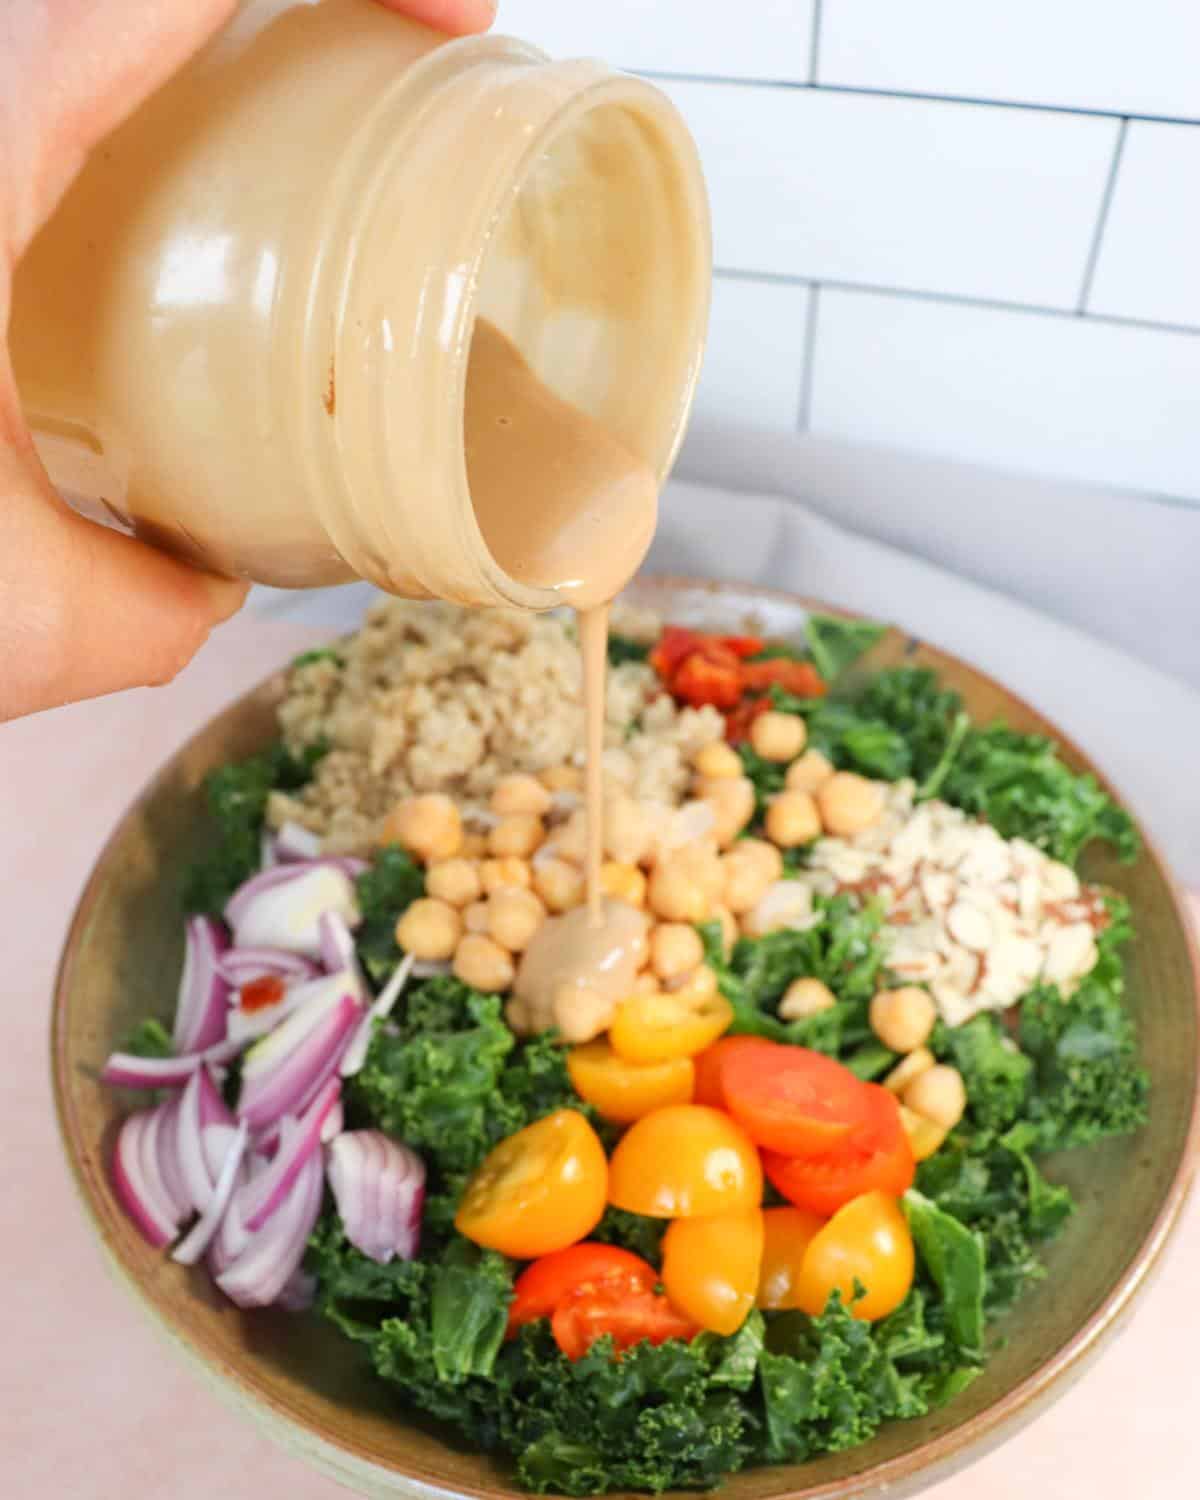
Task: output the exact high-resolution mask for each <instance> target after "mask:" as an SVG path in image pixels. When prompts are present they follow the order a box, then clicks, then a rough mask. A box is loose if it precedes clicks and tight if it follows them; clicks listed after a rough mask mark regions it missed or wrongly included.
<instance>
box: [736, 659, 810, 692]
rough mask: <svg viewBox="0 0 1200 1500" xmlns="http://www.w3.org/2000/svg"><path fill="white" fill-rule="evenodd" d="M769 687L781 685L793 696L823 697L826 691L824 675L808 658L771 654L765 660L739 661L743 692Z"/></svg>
mask: <svg viewBox="0 0 1200 1500" xmlns="http://www.w3.org/2000/svg"><path fill="white" fill-rule="evenodd" d="M772 687H778V688H782V690H783V691H784V692H785V693H793V694H795V696H796V697H797V698H823V697H824V696H825V694H826V693H827V692H828V691H829V687H828V685H827V683H826V682H825V679H824V678H823V677H822V676H821V674H820V672H818V671H817V669H816V667H814V666H813V664H812V663H811V662H807V661H792V660H791V659H790V658H789V657H786V656H775V657H768V658H767V660H766V661H746V662H743V663H742V688H743V690H744V691H745V692H748V693H765V692H766V691H767V689H768V688H772Z"/></svg>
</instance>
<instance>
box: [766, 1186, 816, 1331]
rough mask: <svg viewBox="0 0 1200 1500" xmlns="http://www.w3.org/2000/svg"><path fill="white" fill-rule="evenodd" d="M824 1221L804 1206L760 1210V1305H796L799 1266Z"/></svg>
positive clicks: (798, 1295)
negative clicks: (761, 1227)
mask: <svg viewBox="0 0 1200 1500" xmlns="http://www.w3.org/2000/svg"><path fill="white" fill-rule="evenodd" d="M826 1222H827V1221H826V1220H825V1219H822V1218H821V1217H820V1216H819V1215H817V1214H813V1213H809V1211H808V1209H806V1208H767V1209H764V1210H763V1253H762V1269H761V1273H760V1275H759V1279H758V1297H757V1299H756V1300H757V1302H758V1305H759V1307H769V1308H776V1309H778V1308H785V1307H799V1306H800V1305H801V1303H800V1268H801V1266H802V1265H803V1264H804V1257H805V1255H806V1253H807V1251H808V1247H809V1245H811V1244H812V1242H813V1240H814V1238H815V1237H816V1236H817V1234H819V1233H820V1231H821V1230H822V1229H824V1227H825V1224H826Z"/></svg>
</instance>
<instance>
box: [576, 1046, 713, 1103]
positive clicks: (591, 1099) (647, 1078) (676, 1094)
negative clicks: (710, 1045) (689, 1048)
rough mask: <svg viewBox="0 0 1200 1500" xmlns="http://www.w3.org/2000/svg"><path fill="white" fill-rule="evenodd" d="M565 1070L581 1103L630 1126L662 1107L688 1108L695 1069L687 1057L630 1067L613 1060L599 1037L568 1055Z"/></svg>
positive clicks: (625, 1063) (624, 1061)
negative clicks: (666, 1105) (679, 1105)
mask: <svg viewBox="0 0 1200 1500" xmlns="http://www.w3.org/2000/svg"><path fill="white" fill-rule="evenodd" d="M567 1072H568V1073H569V1074H570V1075H571V1083H572V1084H573V1085H574V1088H575V1092H576V1093H577V1094H578V1095H579V1097H580V1098H581V1099H586V1100H587V1102H588V1103H589V1104H590V1105H592V1107H593V1108H594V1109H596V1110H598V1111H599V1112H600V1114H602V1115H603V1116H604V1118H605V1119H606V1120H613V1121H615V1122H616V1123H617V1124H618V1125H629V1124H631V1123H632V1122H633V1121H634V1120H640V1119H641V1118H642V1116H643V1115H648V1114H649V1113H650V1111H651V1110H654V1109H661V1108H662V1107H663V1105H665V1104H690V1103H691V1101H692V1087H693V1082H694V1079H695V1073H696V1070H695V1068H694V1066H693V1065H692V1059H691V1058H690V1057H671V1058H668V1059H667V1060H666V1061H665V1062H654V1063H635V1062H628V1061H627V1060H626V1059H625V1058H623V1057H618V1056H617V1054H616V1053H615V1052H614V1051H613V1049H612V1047H611V1045H610V1044H609V1043H608V1042H607V1041H606V1040H605V1038H603V1037H599V1038H597V1040H596V1041H594V1042H584V1043H583V1045H582V1046H581V1047H572V1048H571V1050H570V1051H569V1052H568V1053H567Z"/></svg>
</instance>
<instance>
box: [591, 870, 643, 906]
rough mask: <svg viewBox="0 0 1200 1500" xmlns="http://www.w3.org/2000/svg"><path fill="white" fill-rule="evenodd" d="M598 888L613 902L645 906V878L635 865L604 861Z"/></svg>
mask: <svg viewBox="0 0 1200 1500" xmlns="http://www.w3.org/2000/svg"><path fill="white" fill-rule="evenodd" d="M600 886H601V888H602V890H603V891H604V894H605V895H606V896H611V897H612V899H613V900H614V901H624V903H625V905H626V906H645V904H646V877H645V876H644V875H643V874H642V872H641V871H640V870H639V869H638V867H637V865H625V864H621V863H620V862H619V861H618V860H615V859H606V860H605V861H604V863H603V864H602V865H601V866H600Z"/></svg>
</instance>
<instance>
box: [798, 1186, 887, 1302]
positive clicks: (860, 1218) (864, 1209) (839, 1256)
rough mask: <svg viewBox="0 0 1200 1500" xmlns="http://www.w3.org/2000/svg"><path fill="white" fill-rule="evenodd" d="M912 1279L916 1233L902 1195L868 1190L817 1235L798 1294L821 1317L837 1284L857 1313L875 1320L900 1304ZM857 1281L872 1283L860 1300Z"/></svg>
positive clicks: (810, 1250) (801, 1300)
mask: <svg viewBox="0 0 1200 1500" xmlns="http://www.w3.org/2000/svg"><path fill="white" fill-rule="evenodd" d="M912 1280H913V1242H912V1235H911V1234H910V1233H909V1232H908V1220H907V1219H906V1218H905V1217H904V1210H903V1209H902V1208H901V1207H900V1202H899V1200H898V1199H896V1198H892V1197H889V1196H888V1194H886V1193H879V1192H874V1193H863V1195H862V1196H861V1197H860V1198H852V1199H851V1200H850V1202H849V1203H847V1204H846V1206H845V1208H839V1209H838V1211H837V1213H835V1214H834V1216H833V1218H832V1219H830V1221H829V1222H828V1224H826V1225H825V1227H824V1228H823V1229H821V1230H820V1231H819V1232H818V1233H817V1234H816V1235H814V1237H813V1241H812V1243H811V1244H810V1245H809V1247H808V1249H807V1250H806V1251H805V1254H804V1260H803V1262H802V1264H801V1267H800V1281H799V1285H798V1287H797V1300H798V1303H799V1306H800V1307H802V1308H803V1309H804V1311H805V1312H806V1313H811V1314H812V1316H813V1317H816V1316H818V1315H819V1314H820V1313H821V1312H823V1311H824V1308H825V1303H826V1301H827V1300H828V1298H829V1294H830V1292H832V1291H833V1290H834V1288H835V1287H836V1288H837V1290H838V1291H839V1292H841V1294H842V1302H843V1303H844V1304H845V1306H846V1307H847V1308H849V1310H850V1311H851V1312H852V1313H853V1314H854V1316H855V1317H856V1318H862V1319H864V1320H865V1321H866V1322H868V1323H873V1322H874V1321H875V1320H876V1319H877V1318H886V1317H887V1315H888V1313H890V1312H894V1311H895V1310H896V1308H898V1307H899V1306H900V1304H901V1303H902V1302H903V1301H904V1299H905V1297H907V1296H908V1289H909V1287H911V1286H912ZM855 1281H859V1282H861V1284H862V1285H863V1286H864V1287H865V1288H866V1296H865V1297H863V1298H861V1299H860V1300H859V1301H858V1302H852V1301H851V1298H852V1297H853V1296H854V1283H855Z"/></svg>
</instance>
